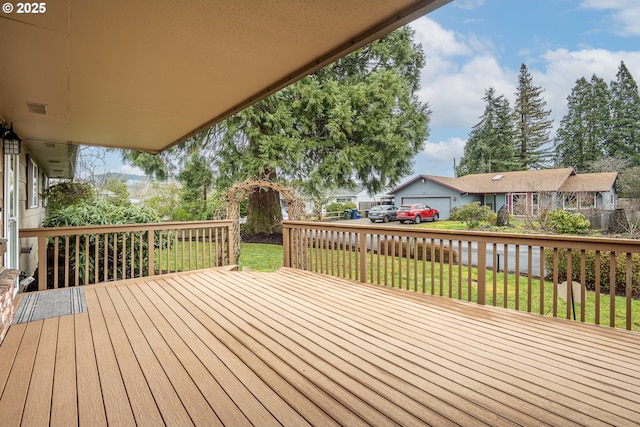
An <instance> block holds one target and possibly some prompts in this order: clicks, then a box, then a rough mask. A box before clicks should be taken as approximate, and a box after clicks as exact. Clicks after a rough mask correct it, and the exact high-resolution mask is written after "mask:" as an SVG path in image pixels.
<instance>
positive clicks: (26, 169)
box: [18, 153, 46, 276]
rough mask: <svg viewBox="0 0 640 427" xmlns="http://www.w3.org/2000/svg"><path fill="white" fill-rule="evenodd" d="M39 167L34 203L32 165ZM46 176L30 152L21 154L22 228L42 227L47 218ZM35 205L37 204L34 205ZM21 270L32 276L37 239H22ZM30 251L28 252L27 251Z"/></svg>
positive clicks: (20, 196) (19, 205)
mask: <svg viewBox="0 0 640 427" xmlns="http://www.w3.org/2000/svg"><path fill="white" fill-rule="evenodd" d="M34 164H35V166H36V167H37V193H38V194H37V203H35V204H34V203H33V197H34V195H33V192H34V187H33V185H32V178H31V177H32V167H33V166H34ZM45 180H46V176H45V175H44V173H43V172H42V168H40V165H38V164H37V163H36V162H35V161H34V160H33V159H32V158H31V157H30V156H29V154H28V153H23V154H21V155H20V178H19V190H18V195H19V199H18V203H19V204H18V207H19V218H20V228H37V227H42V221H43V220H44V219H45V216H46V210H45V208H44V204H43V201H42V197H40V194H39V193H41V192H42V190H43V189H42V185H43V182H45ZM34 205H35V206H34ZM20 247H21V253H20V270H21V271H24V272H25V274H26V275H27V276H32V275H33V273H34V271H35V269H36V267H37V265H38V243H37V239H35V238H32V239H20ZM22 251H24V253H23V252H22ZM27 251H28V252H27Z"/></svg>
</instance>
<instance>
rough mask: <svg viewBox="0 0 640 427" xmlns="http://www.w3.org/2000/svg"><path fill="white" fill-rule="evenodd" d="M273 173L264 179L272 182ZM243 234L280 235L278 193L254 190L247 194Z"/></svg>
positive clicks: (264, 189)
mask: <svg viewBox="0 0 640 427" xmlns="http://www.w3.org/2000/svg"><path fill="white" fill-rule="evenodd" d="M273 178H275V172H272V173H268V174H267V177H266V178H265V179H269V180H273ZM244 233H245V234H248V235H253V234H282V210H281V208H280V193H279V192H278V191H276V190H273V189H271V188H256V189H255V190H254V191H252V192H251V193H249V204H248V206H247V224H246V225H245V227H244Z"/></svg>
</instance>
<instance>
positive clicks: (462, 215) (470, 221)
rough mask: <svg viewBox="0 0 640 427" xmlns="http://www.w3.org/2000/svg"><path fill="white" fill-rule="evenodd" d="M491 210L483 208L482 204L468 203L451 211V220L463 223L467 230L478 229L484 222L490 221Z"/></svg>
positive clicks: (486, 207) (487, 207)
mask: <svg viewBox="0 0 640 427" xmlns="http://www.w3.org/2000/svg"><path fill="white" fill-rule="evenodd" d="M490 213H491V208H490V207H489V206H481V205H480V202H473V203H468V204H466V205H462V206H459V207H455V208H453V209H451V215H450V216H449V219H452V220H454V221H462V222H464V223H466V224H467V228H469V229H471V228H478V226H480V223H481V222H482V221H487V220H488V219H489V214H490Z"/></svg>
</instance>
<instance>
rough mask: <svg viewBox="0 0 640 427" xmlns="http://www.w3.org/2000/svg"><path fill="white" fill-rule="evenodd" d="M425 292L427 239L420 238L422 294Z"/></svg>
mask: <svg viewBox="0 0 640 427" xmlns="http://www.w3.org/2000/svg"><path fill="white" fill-rule="evenodd" d="M426 292H427V239H426V238H424V237H423V238H422V293H423V294H424V293H426Z"/></svg>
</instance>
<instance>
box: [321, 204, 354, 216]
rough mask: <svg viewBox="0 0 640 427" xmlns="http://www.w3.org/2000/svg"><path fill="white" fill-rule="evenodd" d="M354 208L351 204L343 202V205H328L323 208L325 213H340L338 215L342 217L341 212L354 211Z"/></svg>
mask: <svg viewBox="0 0 640 427" xmlns="http://www.w3.org/2000/svg"><path fill="white" fill-rule="evenodd" d="M355 208H356V204H355V203H353V202H345V203H336V202H334V203H329V204H328V205H327V206H326V207H325V211H326V212H340V215H342V212H344V211H345V210H346V209H355Z"/></svg>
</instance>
